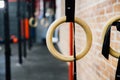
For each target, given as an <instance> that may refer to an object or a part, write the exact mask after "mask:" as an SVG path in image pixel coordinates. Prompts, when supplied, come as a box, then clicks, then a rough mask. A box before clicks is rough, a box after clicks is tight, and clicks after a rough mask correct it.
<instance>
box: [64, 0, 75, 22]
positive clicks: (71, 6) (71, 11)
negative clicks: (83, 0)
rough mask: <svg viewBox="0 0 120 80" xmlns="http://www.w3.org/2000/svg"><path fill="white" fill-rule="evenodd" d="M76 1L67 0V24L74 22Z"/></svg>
mask: <svg viewBox="0 0 120 80" xmlns="http://www.w3.org/2000/svg"><path fill="white" fill-rule="evenodd" d="M74 15H75V0H65V16H66V22H74Z"/></svg>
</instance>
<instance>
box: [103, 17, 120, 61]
mask: <svg viewBox="0 0 120 80" xmlns="http://www.w3.org/2000/svg"><path fill="white" fill-rule="evenodd" d="M119 19H120V16H115V17H113V18H111V19H110V20H109V21H108V22H107V24H106V25H105V27H104V31H103V39H104V41H103V47H102V54H103V56H104V57H105V58H106V59H109V54H111V55H112V56H114V57H116V58H119V56H120V55H119V53H118V52H116V51H114V50H113V49H112V48H111V47H110V33H111V27H112V26H116V28H117V30H118V31H120V22H118V20H119Z"/></svg>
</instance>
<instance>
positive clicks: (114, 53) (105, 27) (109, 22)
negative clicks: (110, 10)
mask: <svg viewBox="0 0 120 80" xmlns="http://www.w3.org/2000/svg"><path fill="white" fill-rule="evenodd" d="M118 20H120V16H114V17H112V18H111V19H110V20H108V22H107V23H106V24H105V26H104V30H103V33H102V42H103V41H104V37H105V34H106V31H107V30H108V28H109V27H111V26H110V25H112V23H113V22H115V21H118ZM110 54H111V55H112V56H113V57H116V58H119V56H120V53H119V52H117V51H115V50H114V49H112V48H111V47H110Z"/></svg>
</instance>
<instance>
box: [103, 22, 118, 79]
mask: <svg viewBox="0 0 120 80" xmlns="http://www.w3.org/2000/svg"><path fill="white" fill-rule="evenodd" d="M111 26H116V28H117V30H118V31H120V22H114V23H113V24H112V25H111ZM111 26H110V27H109V28H108V30H107V31H106V34H105V38H104V43H103V48H102V54H103V56H104V57H105V58H106V59H109V51H110V32H111ZM115 80H120V57H119V60H118V65H117V70H116V75H115Z"/></svg>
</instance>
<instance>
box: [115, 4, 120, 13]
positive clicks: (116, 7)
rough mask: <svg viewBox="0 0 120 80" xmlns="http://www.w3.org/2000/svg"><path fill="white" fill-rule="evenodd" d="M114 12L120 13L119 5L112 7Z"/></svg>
mask: <svg viewBox="0 0 120 80" xmlns="http://www.w3.org/2000/svg"><path fill="white" fill-rule="evenodd" d="M114 11H115V12H120V4H115V5H114Z"/></svg>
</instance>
